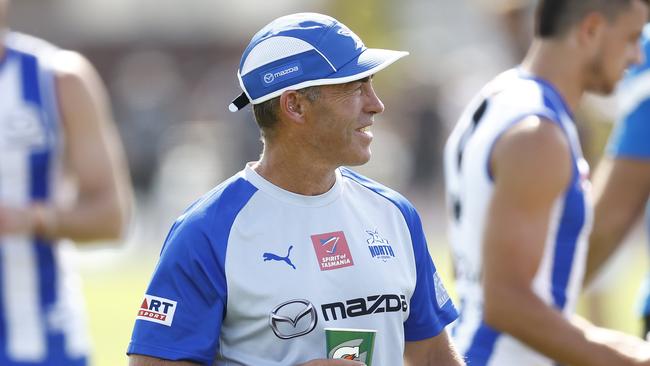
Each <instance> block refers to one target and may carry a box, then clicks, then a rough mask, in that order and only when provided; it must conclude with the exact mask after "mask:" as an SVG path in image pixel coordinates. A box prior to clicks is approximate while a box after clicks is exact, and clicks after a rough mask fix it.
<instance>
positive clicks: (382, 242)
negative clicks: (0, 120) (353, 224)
mask: <svg viewBox="0 0 650 366" xmlns="http://www.w3.org/2000/svg"><path fill="white" fill-rule="evenodd" d="M366 233H367V234H368V235H370V238H368V239H366V243H367V244H368V250H370V255H372V257H373V258H376V259H381V260H382V261H384V262H386V261H387V260H389V259H392V258H395V252H394V251H393V247H392V246H391V245H390V243H389V242H388V240H386V239H384V238H383V237H381V235H379V232H378V231H377V230H376V229H375V230H366Z"/></svg>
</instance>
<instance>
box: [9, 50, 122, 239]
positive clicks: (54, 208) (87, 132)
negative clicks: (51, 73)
mask: <svg viewBox="0 0 650 366" xmlns="http://www.w3.org/2000/svg"><path fill="white" fill-rule="evenodd" d="M55 69H56V72H57V91H58V95H59V108H60V113H61V118H62V126H63V131H64V138H65V141H66V147H67V149H66V151H65V152H64V154H65V156H64V159H65V161H64V164H65V167H64V168H65V173H66V179H67V180H68V181H69V183H70V184H71V186H73V187H74V189H73V190H72V191H73V192H74V193H73V194H70V195H68V196H69V197H67V198H68V199H65V198H64V199H63V202H57V203H55V204H49V205H45V204H38V203H37V204H34V205H33V206H32V207H30V208H13V207H2V206H0V234H36V235H38V236H41V237H44V238H48V239H57V238H70V239H73V240H75V241H86V240H97V239H116V238H119V237H120V236H121V235H122V234H123V233H124V231H125V226H126V224H127V222H128V219H129V216H130V212H129V211H130V208H131V205H132V203H131V201H132V192H131V188H130V185H129V182H128V179H129V177H128V169H127V167H126V162H125V158H124V156H123V150H122V147H121V143H120V141H119V138H118V134H117V131H116V129H115V126H114V124H113V121H112V116H111V112H110V106H109V102H108V98H107V96H106V91H105V89H104V85H103V83H102V82H101V80H100V78H99V75H98V74H97V72H96V71H95V69H94V67H93V66H92V65H91V64H90V63H89V62H88V61H87V60H86V59H85V58H84V57H83V56H81V55H80V54H78V53H76V52H71V51H60V52H59V53H58V54H57V56H56V57H55Z"/></svg>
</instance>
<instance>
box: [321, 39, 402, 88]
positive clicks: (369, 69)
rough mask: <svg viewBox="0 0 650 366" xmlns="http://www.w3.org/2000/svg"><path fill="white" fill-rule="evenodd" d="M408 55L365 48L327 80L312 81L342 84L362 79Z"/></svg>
mask: <svg viewBox="0 0 650 366" xmlns="http://www.w3.org/2000/svg"><path fill="white" fill-rule="evenodd" d="M408 54H409V53H408V52H406V51H393V50H384V49H380V48H367V49H366V50H364V51H363V52H362V53H361V54H360V55H359V56H357V57H356V58H354V59H352V60H351V61H350V62H348V63H347V64H345V65H343V66H342V67H340V68H339V69H338V70H336V72H335V73H333V74H331V75H330V76H328V77H327V79H321V80H314V81H316V82H319V83H318V84H315V85H331V84H343V83H348V82H350V81H354V80H359V79H363V78H365V77H366V76H370V75H373V74H376V73H377V72H379V71H381V70H383V69H385V68H386V67H388V66H389V65H391V64H392V63H393V62H395V61H397V60H399V59H400V58H402V57H404V56H407V55H408Z"/></svg>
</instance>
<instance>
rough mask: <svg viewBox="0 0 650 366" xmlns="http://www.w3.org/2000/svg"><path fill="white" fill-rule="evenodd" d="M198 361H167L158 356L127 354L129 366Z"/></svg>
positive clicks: (168, 365)
mask: <svg viewBox="0 0 650 366" xmlns="http://www.w3.org/2000/svg"><path fill="white" fill-rule="evenodd" d="M196 365H199V364H198V363H194V362H187V361H168V360H162V359H160V358H155V357H149V356H142V355H131V356H129V366H196Z"/></svg>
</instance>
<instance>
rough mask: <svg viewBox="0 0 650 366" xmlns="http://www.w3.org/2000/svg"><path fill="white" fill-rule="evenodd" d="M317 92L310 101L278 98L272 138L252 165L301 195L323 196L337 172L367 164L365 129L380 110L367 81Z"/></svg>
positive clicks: (286, 96) (298, 96) (291, 96)
mask: <svg viewBox="0 0 650 366" xmlns="http://www.w3.org/2000/svg"><path fill="white" fill-rule="evenodd" d="M318 88H319V94H318V97H317V98H315V99H314V100H310V99H309V98H307V96H304V95H302V94H301V93H299V92H296V91H287V92H284V93H283V94H282V96H281V97H280V105H281V112H280V113H279V120H278V126H277V129H276V133H275V136H274V137H273V138H272V139H266V141H265V143H264V152H263V154H262V158H261V159H260V161H259V162H257V163H255V164H254V165H253V169H255V171H257V172H258V173H259V174H260V175H262V176H263V177H264V178H266V179H267V180H269V181H270V182H272V183H274V184H275V185H278V186H280V187H284V189H286V190H288V191H290V192H293V193H298V194H302V195H317V194H322V193H325V192H327V191H328V190H329V189H330V188H331V187H332V186H333V185H334V182H335V181H336V169H337V168H338V167H340V166H357V165H362V164H365V163H366V162H368V160H369V159H370V156H371V151H370V143H371V142H372V133H371V132H370V130H369V128H370V127H371V126H372V124H373V122H374V116H375V115H376V114H378V113H381V112H383V111H384V105H383V104H382V102H381V100H379V97H377V94H376V93H375V90H374V88H373V86H372V77H366V78H363V79H360V80H357V81H353V82H349V83H345V84H336V85H326V86H319V87H318ZM289 161H291V164H288V162H289Z"/></svg>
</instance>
